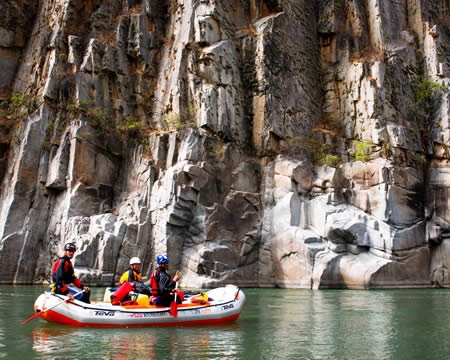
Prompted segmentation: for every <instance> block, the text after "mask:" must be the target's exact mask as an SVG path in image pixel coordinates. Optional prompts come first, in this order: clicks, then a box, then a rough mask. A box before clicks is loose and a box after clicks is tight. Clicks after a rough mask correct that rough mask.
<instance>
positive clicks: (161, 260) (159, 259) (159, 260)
mask: <svg viewBox="0 0 450 360" xmlns="http://www.w3.org/2000/svg"><path fill="white" fill-rule="evenodd" d="M156 262H157V263H158V264H167V263H168V262H169V258H168V257H167V255H158V256H157V257H156Z"/></svg>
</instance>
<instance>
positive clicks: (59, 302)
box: [20, 289, 84, 325]
mask: <svg viewBox="0 0 450 360" xmlns="http://www.w3.org/2000/svg"><path fill="white" fill-rule="evenodd" d="M82 293H84V289H83V290H81V291H79V292H77V293H76V294H74V295H73V297H74V298H75V297H76V296H78V295H80V294H82ZM64 301H69V300H64V299H61V301H58V302H57V303H56V304H55V305H53V306H50V307H49V308H48V309H45V310H44V311H40V312H38V313H37V314H35V315H33V316H32V317H30V318H29V319H27V320H25V321H22V322H21V323H20V325H23V324H25V323H27V322H28V321H30V320H33V319H35V318H37V317H38V316H41V315H42V314H43V313H46V312H47V311H49V310H51V309H53V308H54V307H56V306H58V305H59V304H61V303H62V302H64Z"/></svg>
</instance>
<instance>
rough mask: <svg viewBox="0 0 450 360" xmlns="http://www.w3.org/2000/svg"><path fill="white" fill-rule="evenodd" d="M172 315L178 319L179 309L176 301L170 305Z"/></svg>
mask: <svg viewBox="0 0 450 360" xmlns="http://www.w3.org/2000/svg"><path fill="white" fill-rule="evenodd" d="M170 313H171V314H172V316H173V317H174V318H175V319H176V318H177V316H178V307H177V303H176V302H175V301H172V302H171V303H170Z"/></svg>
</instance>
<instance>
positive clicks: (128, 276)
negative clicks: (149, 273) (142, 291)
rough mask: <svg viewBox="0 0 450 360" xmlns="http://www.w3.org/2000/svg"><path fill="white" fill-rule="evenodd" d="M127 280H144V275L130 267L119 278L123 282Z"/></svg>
mask: <svg viewBox="0 0 450 360" xmlns="http://www.w3.org/2000/svg"><path fill="white" fill-rule="evenodd" d="M126 281H142V276H141V274H140V273H138V272H136V271H134V270H133V269H128V270H127V271H125V272H124V273H123V274H122V276H121V277H120V280H119V282H120V283H121V284H123V283H124V282H126Z"/></svg>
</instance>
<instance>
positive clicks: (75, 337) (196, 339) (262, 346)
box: [0, 286, 450, 360]
mask: <svg viewBox="0 0 450 360" xmlns="http://www.w3.org/2000/svg"><path fill="white" fill-rule="evenodd" d="M41 291H42V288H40V287H25V286H24V287H11V286H9V287H8V286H0V314H1V315H0V358H7V359H64V360H68V359H274V358H279V359H446V358H447V357H448V352H449V350H450V348H449V346H450V338H449V337H448V333H449V331H450V312H449V311H448V310H449V308H450V291H449V290H445V289H442V290H401V291H400V290H395V291H308V290H280V289H246V290H244V291H245V293H246V295H247V304H246V306H245V308H244V311H243V314H242V315H241V317H240V318H239V319H238V321H237V322H234V323H229V324H222V325H215V326H207V327H194V326H192V327H166V328H164V327H161V328H120V329H96V328H72V327H65V326H59V325H55V324H49V323H46V322H44V321H42V320H40V319H36V320H33V321H30V322H29V323H27V324H25V325H19V324H20V322H21V321H23V320H25V319H27V318H29V317H30V316H32V315H33V313H32V305H33V302H34V300H35V298H36V297H37V296H38V294H39V293H40V292H41ZM102 292H103V290H102V289H93V298H101V297H102Z"/></svg>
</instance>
